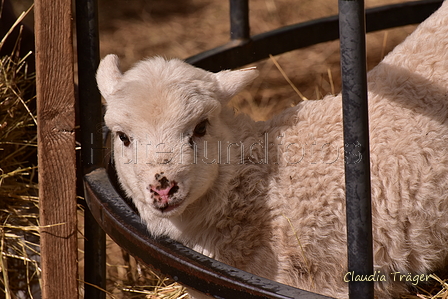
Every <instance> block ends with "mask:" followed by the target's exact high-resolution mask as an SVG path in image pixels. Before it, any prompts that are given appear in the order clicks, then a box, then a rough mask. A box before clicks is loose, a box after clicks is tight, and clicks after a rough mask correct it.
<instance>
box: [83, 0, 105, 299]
mask: <svg viewBox="0 0 448 299" xmlns="http://www.w3.org/2000/svg"><path fill="white" fill-rule="evenodd" d="M97 6H98V5H97V0H76V31H77V52H78V96H79V110H80V113H79V115H80V124H81V129H82V130H81V164H82V168H83V173H84V174H85V173H87V172H89V171H91V170H92V169H94V168H97V167H99V166H100V165H101V164H102V161H103V154H102V147H103V143H102V131H101V127H102V126H101V123H102V112H101V95H100V93H99V91H98V88H97V86H96V80H95V73H96V69H97V67H98V64H99V57H100V55H99V37H98V16H97V11H98V9H97ZM84 237H85V241H84V280H85V282H86V284H85V298H87V299H90V298H91V299H101V298H106V293H105V292H104V291H102V290H100V289H98V288H96V287H94V286H97V287H99V288H102V289H105V287H106V234H105V232H104V231H103V230H102V229H101V227H100V226H99V225H98V223H97V222H96V220H95V218H94V217H93V216H92V214H91V213H90V211H89V210H88V209H87V208H86V210H85V214H84Z"/></svg>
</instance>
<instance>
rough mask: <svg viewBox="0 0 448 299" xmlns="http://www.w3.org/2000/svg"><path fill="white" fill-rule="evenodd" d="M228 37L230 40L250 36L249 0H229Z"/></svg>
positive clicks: (243, 38)
mask: <svg viewBox="0 0 448 299" xmlns="http://www.w3.org/2000/svg"><path fill="white" fill-rule="evenodd" d="M230 38H231V39H232V40H238V39H240V40H246V39H249V38H250V30H249V0H230Z"/></svg>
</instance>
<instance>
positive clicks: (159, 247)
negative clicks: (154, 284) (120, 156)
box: [84, 168, 329, 299]
mask: <svg viewBox="0 0 448 299" xmlns="http://www.w3.org/2000/svg"><path fill="white" fill-rule="evenodd" d="M84 180H85V184H84V185H85V196H86V200H87V203H88V205H89V208H90V210H91V212H92V214H93V216H94V217H95V219H96V220H97V221H98V223H99V224H100V226H101V227H102V228H103V229H104V231H105V232H106V233H107V234H108V235H109V236H110V237H111V238H112V239H113V240H114V241H115V242H117V244H119V245H120V246H121V247H122V248H124V249H125V250H126V251H128V252H129V253H130V254H131V255H133V256H134V257H137V258H138V259H140V260H141V261H142V262H143V263H145V264H147V265H149V266H151V267H153V268H155V269H156V270H158V271H160V272H162V273H164V274H169V275H170V277H172V278H173V279H174V280H176V281H179V282H181V283H182V284H184V285H186V286H188V287H191V288H193V289H196V290H198V291H200V292H203V293H206V294H209V295H211V296H215V297H216V298H242V296H244V298H278V299H280V298H282V299H286V298H303V299H305V298H306V299H323V298H329V297H326V296H323V295H319V294H314V293H311V292H308V291H304V290H300V289H297V288H293V287H290V286H287V285H284V284H281V283H278V282H274V281H271V280H269V279H266V278H262V277H258V276H256V275H252V274H250V273H247V272H245V271H242V270H239V269H237V268H234V267H231V266H228V265H226V264H223V263H221V262H218V261H216V260H214V259H211V258H208V257H206V256H204V255H202V254H200V253H197V252H196V251H194V250H192V249H190V248H188V247H186V246H184V245H182V244H180V243H178V242H176V241H173V240H171V239H169V238H157V239H156V238H153V237H151V236H150V234H149V233H148V231H147V229H146V226H145V225H144V224H143V223H142V220H141V218H140V217H139V216H138V215H137V214H136V213H135V212H134V211H133V210H132V209H131V208H130V207H129V206H128V204H127V203H126V202H125V201H124V200H123V198H122V197H121V196H120V195H119V194H118V193H117V191H116V190H115V188H114V187H113V185H112V183H111V181H110V179H109V176H108V174H107V171H106V169H104V168H98V169H95V170H93V171H92V172H90V173H89V174H87V175H86V176H85V177H84Z"/></svg>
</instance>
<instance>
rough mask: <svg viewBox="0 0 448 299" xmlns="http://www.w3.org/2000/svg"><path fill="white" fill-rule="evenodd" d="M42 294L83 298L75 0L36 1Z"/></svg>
mask: <svg viewBox="0 0 448 299" xmlns="http://www.w3.org/2000/svg"><path fill="white" fill-rule="evenodd" d="M35 35H36V72H37V78H36V84H37V109H38V117H37V118H38V163H39V187H40V190H39V192H40V194H39V196H40V225H41V226H43V227H42V229H41V256H42V259H41V266H42V298H43V299H49V298H55V299H60V298H64V299H69V298H73V299H74V298H78V282H77V223H76V171H75V170H76V156H75V135H74V129H75V93H74V81H73V41H72V3H71V1H70V0H35Z"/></svg>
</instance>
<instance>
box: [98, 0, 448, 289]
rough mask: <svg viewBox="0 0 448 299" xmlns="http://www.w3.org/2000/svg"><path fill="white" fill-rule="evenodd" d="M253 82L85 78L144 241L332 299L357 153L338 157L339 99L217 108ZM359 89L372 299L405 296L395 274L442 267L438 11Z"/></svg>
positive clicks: (104, 73)
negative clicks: (266, 114)
mask: <svg viewBox="0 0 448 299" xmlns="http://www.w3.org/2000/svg"><path fill="white" fill-rule="evenodd" d="M256 76H257V71H256V70H254V69H245V70H238V71H222V72H219V73H216V74H215V73H210V72H207V71H204V70H201V69H198V68H195V67H193V66H190V65H188V64H186V63H184V62H182V61H180V60H176V59H174V60H169V61H166V60H164V59H162V58H159V57H156V58H150V59H147V60H144V61H142V62H139V63H138V64H137V65H136V66H135V67H134V68H132V69H131V70H129V71H127V72H126V73H124V74H122V73H121V72H120V70H119V68H118V58H117V57H116V56H114V55H108V56H106V57H105V58H104V59H103V60H102V62H101V64H100V66H99V68H98V73H97V81H98V86H99V89H100V91H101V93H102V95H103V97H104V98H105V100H106V102H107V112H106V115H105V122H106V125H107V126H108V127H109V128H110V129H111V131H112V132H113V136H114V141H113V142H114V161H115V166H116V169H117V173H118V177H119V182H120V185H121V187H122V188H123V189H124V191H125V192H126V194H127V195H128V196H129V197H131V198H132V199H133V202H134V203H135V205H136V207H137V209H138V211H139V212H140V215H141V217H142V219H143V220H144V221H145V222H146V224H147V226H148V229H149V231H150V232H151V234H153V235H154V236H158V235H168V236H169V237H171V238H173V239H175V240H178V241H180V242H182V243H184V244H185V245H186V246H189V247H191V248H193V249H194V250H197V251H199V252H201V253H203V254H205V255H207V256H209V257H212V258H215V259H217V260H220V261H222V262H224V263H227V264H229V265H232V266H235V267H238V268H240V269H243V270H246V271H248V272H251V273H253V274H256V275H260V276H263V277H266V278H269V279H273V280H276V281H279V282H281V283H285V284H288V285H292V286H296V287H299V288H302V289H306V290H311V291H317V292H319V293H323V294H326V295H330V296H334V297H338V298H346V297H347V283H346V282H347V281H348V280H353V279H355V276H356V275H357V274H356V273H347V268H346V264H347V255H346V227H345V194H344V188H345V186H344V163H356V160H357V159H362V156H360V155H359V154H358V153H357V152H356V144H354V145H347V147H345V148H344V145H343V139H342V115H341V114H342V112H341V110H342V108H341V96H336V97H334V96H327V97H325V98H324V99H323V100H322V101H307V102H302V103H300V104H298V105H297V106H295V107H293V108H289V109H287V110H285V111H284V112H283V113H281V114H280V115H278V116H276V117H274V118H273V119H272V120H270V121H267V122H254V121H252V120H250V119H249V117H247V116H245V115H235V114H234V112H233V110H232V109H231V108H229V107H228V106H227V105H226V104H227V102H228V101H229V100H230V99H231V98H232V97H233V96H234V95H235V94H237V93H238V92H239V91H241V89H243V88H244V87H245V86H246V85H247V84H248V83H250V82H251V81H252V80H253V79H254V78H255V77H256ZM368 82H369V83H368V84H369V85H368V87H369V113H370V115H369V117H370V140H371V145H370V147H371V148H370V152H371V174H372V213H373V237H374V265H375V270H376V271H377V272H376V273H377V275H378V276H376V280H378V282H377V283H376V284H375V291H376V296H377V297H378V298H391V297H396V296H398V294H400V293H402V292H405V291H406V288H407V286H406V285H405V283H404V282H403V280H406V277H404V278H403V279H401V276H399V275H407V274H408V273H410V274H411V276H412V277H413V278H415V277H417V276H416V275H418V274H426V273H427V274H429V273H432V272H433V271H434V270H436V269H438V268H441V267H443V266H446V265H447V260H448V259H447V258H448V246H447V244H448V219H447V218H446V217H445V216H446V215H447V214H448V198H447V197H448V194H447V190H448V155H447V152H446V148H447V146H448V122H447V118H448V3H446V2H445V3H444V4H443V5H442V7H441V8H440V9H439V10H438V11H437V12H436V13H434V14H433V15H432V16H431V17H430V18H429V19H427V20H426V21H425V22H424V23H422V24H421V25H420V26H419V27H418V28H417V29H416V31H415V32H414V33H413V34H412V35H411V36H409V37H408V38H407V39H406V40H405V41H404V42H403V43H402V44H401V45H399V46H397V47H396V49H395V50H394V51H393V52H392V53H390V54H389V55H388V56H387V57H386V58H385V59H384V60H383V61H382V62H381V63H380V64H379V65H378V66H377V67H376V68H375V69H373V70H372V71H371V72H369V75H368ZM344 150H346V151H347V150H350V151H351V153H352V154H351V156H350V159H347V160H346V161H344V158H343V153H344ZM351 158H353V159H351ZM397 275H398V276H397ZM418 277H421V276H418ZM423 277H425V276H423ZM383 280H384V281H383ZM400 280H402V281H400ZM422 280H424V279H422ZM415 282H416V281H415V280H414V281H411V282H408V285H410V284H414V285H415V284H416V283H415ZM417 282H420V281H417Z"/></svg>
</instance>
